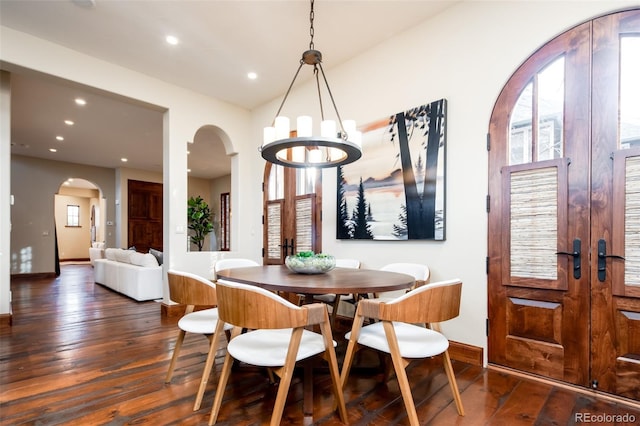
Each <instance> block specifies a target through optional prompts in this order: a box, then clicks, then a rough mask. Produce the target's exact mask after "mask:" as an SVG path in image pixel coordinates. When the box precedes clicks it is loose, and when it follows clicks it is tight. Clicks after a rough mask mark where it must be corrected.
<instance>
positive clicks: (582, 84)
mask: <svg viewBox="0 0 640 426" xmlns="http://www.w3.org/2000/svg"><path fill="white" fill-rule="evenodd" d="M639 18H640V11H638V10H635V11H628V12H622V13H618V14H613V15H608V16H605V17H602V18H598V19H595V20H593V21H590V22H587V23H585V24H582V25H580V26H577V27H575V28H573V29H571V30H569V31H567V32H566V33H564V34H562V35H560V36H558V37H557V38H555V39H554V40H552V41H551V42H549V43H548V44H547V45H545V46H544V47H543V48H541V49H540V50H539V51H537V52H536V53H535V54H534V55H532V56H531V57H530V58H529V59H528V60H527V61H526V62H525V63H524V64H523V65H522V66H521V67H520V68H519V69H518V71H516V73H515V74H514V75H513V76H512V78H511V79H510V80H509V81H508V83H507V84H506V85H505V87H504V89H503V91H502V93H501V94H500V96H499V98H498V101H497V102H496V106H495V108H494V111H493V114H492V118H491V123H490V130H489V139H490V152H489V173H490V177H489V200H490V201H489V248H488V250H489V259H488V265H489V327H488V333H489V362H491V363H495V364H499V365H504V366H508V367H511V368H515V369H518V370H523V371H527V372H530V373H534V374H538V375H542V376H545V377H550V378H554V379H558V380H563V381H566V382H570V383H574V384H578V385H581V386H585V387H592V388H595V389H599V390H603V391H605V392H609V393H614V394H618V395H621V396H625V397H630V398H634V399H638V398H640V303H639V302H640V299H639V296H640V291H638V290H640V274H639V273H638V270H640V240H638V235H639V231H640V212H639V211H638V210H639V209H638V206H640V195H639V194H640V178H638V177H637V176H638V175H640V165H639V164H640V157H638V156H639V155H640V154H639V153H638V150H637V149H635V148H633V146H634V145H636V144H637V145H636V146H638V147H640V103H638V102H636V103H635V104H634V102H631V104H632V105H636V106H637V108H638V109H637V110H632V112H631V113H627V115H629V116H630V119H629V122H626V121H625V122H623V120H622V118H623V117H624V114H623V113H622V106H623V104H624V103H625V102H626V101H623V100H622V98H625V99H626V98H628V97H629V96H631V99H640V64H638V65H633V66H637V67H638V68H635V69H632V70H631V71H629V70H628V71H626V73H625V72H623V70H622V69H621V64H624V63H625V61H624V60H623V56H624V55H635V57H636V58H640V47H637V46H640V45H636V44H633V46H636V47H632V48H630V49H629V48H627V49H626V53H625V54H624V55H623V54H621V47H620V46H622V45H623V44H624V43H623V41H622V40H624V39H625V38H633V37H637V36H638V34H640V21H639ZM634 34H635V35H634ZM627 44H628V43H627ZM635 49H637V50H635ZM629 61H630V60H629V59H628V58H627V62H629ZM634 70H635V71H634ZM621 75H626V76H627V77H626V79H627V80H626V81H627V83H626V84H627V86H626V88H625V87H624V86H623V85H622V84H621V79H620V76H621ZM629 81H631V83H629ZM621 97H622V98H621ZM636 125H637V127H636ZM638 149H640V148H638ZM605 256H609V257H605ZM623 258H625V259H626V260H625V259H623Z"/></svg>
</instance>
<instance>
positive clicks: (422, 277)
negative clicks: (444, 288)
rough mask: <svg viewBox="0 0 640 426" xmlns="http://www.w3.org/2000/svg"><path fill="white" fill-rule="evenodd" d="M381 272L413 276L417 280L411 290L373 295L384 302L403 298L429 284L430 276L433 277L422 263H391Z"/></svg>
mask: <svg viewBox="0 0 640 426" xmlns="http://www.w3.org/2000/svg"><path fill="white" fill-rule="evenodd" d="M380 270H381V271H390V272H399V273H402V274H407V275H411V276H412V277H413V278H414V279H415V280H416V282H415V284H414V285H413V286H412V287H411V288H410V289H409V290H396V291H386V292H382V293H375V294H374V295H373V297H374V298H376V299H383V300H392V299H395V298H396V297H399V296H402V295H403V294H404V293H406V292H407V291H410V290H413V289H415V288H417V287H421V286H423V285H425V284H427V283H428V282H429V276H430V275H431V271H430V269H429V267H428V266H427V265H423V264H421V263H407V262H399V263H389V264H388V265H385V266H383V267H382V268H380Z"/></svg>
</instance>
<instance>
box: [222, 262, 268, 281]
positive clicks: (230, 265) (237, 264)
mask: <svg viewBox="0 0 640 426" xmlns="http://www.w3.org/2000/svg"><path fill="white" fill-rule="evenodd" d="M249 266H260V264H259V263H258V262H256V261H254V260H251V259H244V258H233V259H220V260H218V261H216V263H214V265H213V276H214V279H218V271H221V270H223V269H232V268H246V267H249Z"/></svg>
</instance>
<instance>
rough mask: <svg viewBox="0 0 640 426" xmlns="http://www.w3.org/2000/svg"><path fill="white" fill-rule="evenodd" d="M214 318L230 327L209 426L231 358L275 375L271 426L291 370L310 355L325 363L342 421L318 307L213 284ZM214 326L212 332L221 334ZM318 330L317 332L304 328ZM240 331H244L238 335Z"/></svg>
mask: <svg viewBox="0 0 640 426" xmlns="http://www.w3.org/2000/svg"><path fill="white" fill-rule="evenodd" d="M217 289H218V294H219V299H218V303H219V305H218V306H219V309H220V311H219V312H220V320H221V321H224V323H225V324H232V325H233V326H234V328H233V331H232V332H231V339H230V340H229V344H228V345H227V354H226V356H225V358H224V365H223V366H222V372H221V373H220V379H219V380H218V388H217V390H216V394H215V399H214V402H213V407H212V409H211V417H210V419H209V425H212V424H214V423H215V422H216V420H217V418H218V415H219V413H220V407H221V405H222V399H223V396H224V391H225V387H226V384H227V381H228V379H229V376H230V373H231V365H232V363H233V360H234V359H236V360H239V361H241V362H244V363H247V364H250V365H255V366H261V367H267V368H269V369H272V370H273V371H274V373H275V374H277V375H278V376H279V377H280V384H279V385H278V393H277V396H276V400H275V404H274V407H273V409H271V410H269V411H271V425H272V426H277V425H278V424H280V420H281V418H282V411H283V409H284V405H285V403H286V399H287V394H288V392H289V386H290V384H291V379H292V377H293V372H294V366H295V364H296V362H297V361H301V360H304V359H307V358H310V357H312V356H316V355H320V354H324V356H323V358H324V359H326V360H327V361H328V363H329V373H330V376H331V380H332V381H333V384H334V386H333V391H334V395H335V398H336V407H337V408H338V412H339V415H340V418H341V420H342V422H343V423H347V411H346V406H345V402H344V397H343V394H342V388H341V387H340V377H339V375H340V373H339V370H338V362H337V358H336V353H335V349H334V346H335V345H336V342H335V341H334V340H333V337H332V334H331V326H330V324H329V315H328V313H327V307H326V305H324V304H322V303H314V304H308V305H304V306H296V305H294V304H293V303H291V302H289V301H287V300H285V299H283V298H282V297H279V296H277V295H276V294H274V293H272V292H270V291H268V290H265V289H263V288H260V287H257V286H253V285H249V284H241V283H235V282H230V281H227V280H224V279H221V280H219V281H218V286H217ZM222 326H223V324H222V322H219V323H218V326H217V329H216V332H219V331H221V330H222ZM312 326H319V328H320V332H321V333H316V332H314V331H311V330H309V329H308V328H310V327H312ZM243 330H248V331H247V332H246V333H242V331H243Z"/></svg>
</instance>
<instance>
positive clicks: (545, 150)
mask: <svg viewBox="0 0 640 426" xmlns="http://www.w3.org/2000/svg"><path fill="white" fill-rule="evenodd" d="M537 99H538V143H537V147H538V158H537V161H543V160H552V159H554V158H560V157H562V134H563V131H562V130H563V129H562V123H563V121H564V119H563V116H564V57H561V58H559V59H557V60H555V61H554V62H552V63H551V64H550V65H548V66H547V67H546V68H545V69H544V70H542V71H541V72H540V73H539V74H538V98H537Z"/></svg>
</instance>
